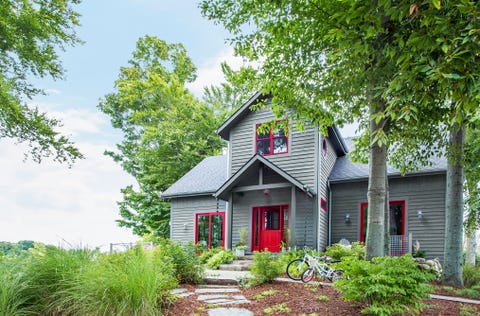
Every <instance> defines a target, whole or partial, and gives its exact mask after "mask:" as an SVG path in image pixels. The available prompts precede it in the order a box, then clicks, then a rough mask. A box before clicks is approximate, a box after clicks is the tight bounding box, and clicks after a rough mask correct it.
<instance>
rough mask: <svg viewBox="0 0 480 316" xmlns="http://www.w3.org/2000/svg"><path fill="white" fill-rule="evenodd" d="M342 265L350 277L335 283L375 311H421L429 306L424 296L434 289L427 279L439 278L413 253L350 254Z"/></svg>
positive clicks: (349, 297) (346, 296)
mask: <svg viewBox="0 0 480 316" xmlns="http://www.w3.org/2000/svg"><path fill="white" fill-rule="evenodd" d="M339 265H340V267H341V268H342V269H344V271H345V274H344V275H345V276H346V277H347V278H348V279H342V280H339V281H337V282H335V283H334V286H335V287H336V288H337V289H339V290H340V291H341V292H342V293H343V298H344V299H345V300H347V301H356V302H359V303H362V304H366V305H367V307H365V308H364V309H363V310H362V313H370V314H374V315H391V314H396V313H400V314H403V313H405V312H408V313H410V314H418V313H419V312H420V311H421V310H422V308H423V307H424V306H425V305H424V304H423V303H422V299H423V298H427V297H428V292H429V291H432V287H431V286H430V285H428V284H427V283H426V282H428V281H431V280H433V279H434V278H435V276H434V275H433V274H432V273H428V272H423V271H422V270H420V269H418V268H417V265H416V263H415V262H414V261H413V259H412V257H411V256H409V255H405V256H402V257H394V258H392V257H379V258H374V259H372V262H369V261H364V260H358V259H355V258H352V257H350V258H344V262H342V263H340V264H339Z"/></svg>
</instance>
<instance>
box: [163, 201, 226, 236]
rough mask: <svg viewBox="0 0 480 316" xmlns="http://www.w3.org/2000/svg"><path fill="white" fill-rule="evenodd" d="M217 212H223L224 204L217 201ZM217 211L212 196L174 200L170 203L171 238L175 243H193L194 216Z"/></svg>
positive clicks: (215, 202)
mask: <svg viewBox="0 0 480 316" xmlns="http://www.w3.org/2000/svg"><path fill="white" fill-rule="evenodd" d="M218 203H219V204H218V211H219V212H225V210H226V209H225V202H224V201H222V200H219V201H218ZM216 211H217V201H216V199H215V198H214V197H213V196H200V197H186V198H175V199H172V201H171V217H170V221H171V227H170V229H171V238H172V239H173V240H175V241H180V242H189V241H195V214H197V213H209V212H216Z"/></svg>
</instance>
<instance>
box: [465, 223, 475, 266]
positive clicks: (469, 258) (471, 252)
mask: <svg viewBox="0 0 480 316" xmlns="http://www.w3.org/2000/svg"><path fill="white" fill-rule="evenodd" d="M466 248H467V249H466V255H465V264H470V265H472V266H474V265H475V263H476V257H477V230H475V231H473V232H471V234H470V235H468V234H467V247H466Z"/></svg>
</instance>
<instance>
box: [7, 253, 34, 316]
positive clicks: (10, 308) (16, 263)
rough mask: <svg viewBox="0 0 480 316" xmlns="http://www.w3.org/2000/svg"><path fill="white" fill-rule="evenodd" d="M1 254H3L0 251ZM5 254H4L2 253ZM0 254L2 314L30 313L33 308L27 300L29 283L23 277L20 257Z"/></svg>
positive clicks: (8, 315)
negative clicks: (26, 293)
mask: <svg viewBox="0 0 480 316" xmlns="http://www.w3.org/2000/svg"><path fill="white" fill-rule="evenodd" d="M0 254H2V253H1V252H0ZM2 256H3V254H2ZM2 256H0V314H1V315H5V316H10V315H12V316H13V315H28V314H30V313H31V312H32V309H31V308H29V307H28V305H27V304H26V302H27V301H28V300H29V297H28V296H27V295H25V292H26V291H27V289H28V283H27V282H25V280H23V279H22V277H21V275H22V269H21V268H22V262H21V259H20V258H19V257H13V256H8V257H2Z"/></svg>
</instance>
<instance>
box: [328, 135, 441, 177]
mask: <svg viewBox="0 0 480 316" xmlns="http://www.w3.org/2000/svg"><path fill="white" fill-rule="evenodd" d="M345 143H346V145H347V146H348V147H349V148H351V149H352V150H353V148H354V147H355V146H354V143H353V138H346V139H345ZM430 162H431V163H432V166H425V167H422V168H420V169H419V170H417V171H414V172H409V173H407V175H421V174H427V173H428V174H432V173H444V172H445V171H446V170H447V160H446V159H445V158H442V157H432V158H431V159H430ZM387 174H388V176H389V177H396V176H401V172H400V170H398V169H395V168H393V167H392V166H387ZM368 175H369V169H368V164H362V163H356V162H352V161H351V160H350V158H349V157H347V156H344V157H338V158H337V161H336V162H335V165H334V166H333V169H332V172H331V173H330V177H329V181H330V182H332V183H333V182H346V181H354V180H366V179H368Z"/></svg>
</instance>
